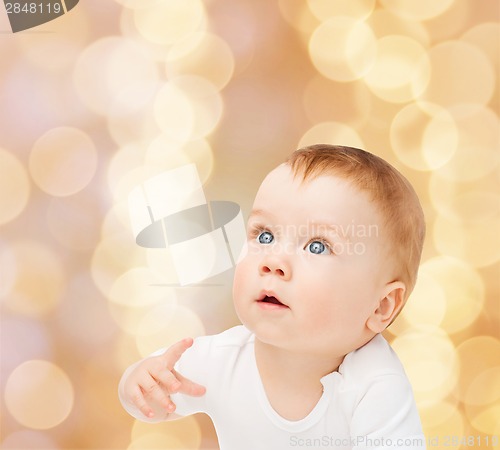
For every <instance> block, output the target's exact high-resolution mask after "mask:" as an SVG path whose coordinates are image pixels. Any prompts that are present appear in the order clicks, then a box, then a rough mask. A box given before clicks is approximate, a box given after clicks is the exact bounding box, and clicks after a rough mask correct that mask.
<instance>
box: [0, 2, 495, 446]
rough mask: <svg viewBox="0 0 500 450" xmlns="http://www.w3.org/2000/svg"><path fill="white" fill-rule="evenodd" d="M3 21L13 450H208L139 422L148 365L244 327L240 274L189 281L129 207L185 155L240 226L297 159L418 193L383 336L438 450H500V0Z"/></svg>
mask: <svg viewBox="0 0 500 450" xmlns="http://www.w3.org/2000/svg"><path fill="white" fill-rule="evenodd" d="M3 8H4V5H3V3H2V5H1V6H0V31H1V32H0V227H1V228H0V301H1V339H2V340H1V444H0V446H1V448H2V449H148V448H162V449H178V450H180V449H216V448H218V447H217V440H216V437H215V434H214V431H213V427H212V425H211V422H210V420H209V419H208V418H207V417H206V416H203V415H199V416H195V417H188V418H185V419H182V420H180V421H176V422H173V423H166V424H159V425H146V424H142V423H138V422H136V421H134V420H133V419H132V418H131V417H129V416H128V415H127V414H126V413H125V412H124V411H123V410H122V408H121V407H120V404H119V402H118V399H117V394H116V391H117V383H118V380H119V378H120V376H121V373H122V372H123V370H124V369H125V368H126V367H127V366H128V365H129V364H130V363H132V362H134V361H135V360H137V359H138V358H140V357H142V356H144V355H146V354H148V353H150V352H151V351H153V350H155V349H157V348H159V347H163V346H167V345H169V344H170V343H173V342H174V341H176V340H177V339H179V338H180V337H184V336H186V335H192V336H197V335H202V334H210V333H217V332H220V331H222V330H224V329H226V328H228V327H230V326H233V325H235V324H237V323H238V319H237V317H236V316H235V314H234V311H233V308H232V303H231V278H232V273H231V271H227V272H226V273H224V274H222V275H220V276H218V277H215V278H213V279H210V280H207V281H206V283H204V284H202V285H196V286H190V287H183V288H181V287H178V286H176V283H177V279H176V273H175V270H174V269H173V266H172V263H171V259H169V254H168V251H167V250H158V249H144V248H141V247H139V246H137V245H136V244H135V241H134V236H133V234H132V231H131V227H130V220H129V214H128V210H127V196H128V194H129V192H130V191H131V190H132V189H133V188H134V187H136V186H138V185H139V184H141V183H142V182H143V181H145V180H147V179H149V178H150V177H152V176H154V175H156V174H158V173H161V172H164V171H166V170H169V169H172V168H175V167H179V166H181V165H183V164H186V163H189V162H194V163H195V164H196V166H197V169H198V172H199V174H200V177H201V179H202V181H203V183H204V190H205V194H206V196H207V198H208V199H209V200H230V201H233V202H236V203H238V204H240V205H241V207H242V210H243V212H244V214H245V215H246V214H248V211H249V208H250V206H251V203H252V201H253V196H254V194H255V192H256V189H257V188H258V186H259V184H260V181H261V180H262V178H263V177H264V175H265V174H266V173H267V172H268V171H269V170H270V169H272V168H273V167H274V166H276V165H277V164H278V163H280V162H282V160H283V159H284V158H285V157H286V156H287V155H288V154H289V153H290V152H291V151H293V150H295V149H296V148H297V147H299V146H301V145H303V144H309V143H316V142H328V143H338V144H345V145H353V146H358V147H362V148H365V149H367V150H370V151H372V152H374V153H376V154H378V155H380V156H382V157H384V158H385V159H387V160H388V161H389V162H391V163H392V164H393V165H394V166H396V167H397V168H398V169H399V170H400V171H401V172H403V174H404V175H406V177H407V178H408V179H409V180H410V181H411V182H412V183H413V185H414V186H415V188H416V190H417V192H418V194H419V196H420V199H421V201H422V204H423V207H424V209H425V214H426V219H427V226H428V235H427V240H426V244H425V249H424V254H423V260H422V266H421V269H420V277H419V281H418V285H417V287H416V289H415V292H414V294H413V295H412V297H411V298H410V301H409V303H408V305H407V306H406V309H405V310H404V312H403V313H402V314H401V316H400V317H399V318H398V320H397V321H396V322H395V323H394V324H393V325H392V326H391V327H390V330H388V331H387V332H386V333H385V334H386V336H387V338H388V339H389V340H390V341H391V342H392V344H393V346H394V348H395V350H396V351H397V353H398V354H399V356H400V357H401V359H402V361H403V363H404V365H405V368H406V370H407V373H408V376H409V377H410V379H411V382H412V384H413V388H414V391H415V396H416V399H417V403H418V408H419V411H420V414H421V417H422V422H423V427H424V431H425V433H426V435H427V437H428V438H429V448H443V449H444V448H446V449H449V448H456V449H459V448H463V449H465V448H467V449H470V448H481V449H483V448H485V449H486V448H488V449H489V448H496V449H499V448H500V444H499V441H498V438H496V439H495V438H494V436H495V435H496V436H498V435H499V434H500V425H499V424H500V336H499V329H500V324H499V319H500V318H499V310H500V303H499V298H500V292H499V291H500V285H499V279H500V277H499V264H498V262H499V261H498V260H499V256H500V238H499V230H500V210H499V209H500V208H499V195H498V194H499V178H498V173H499V172H498V165H499V164H498V163H499V156H500V153H499V152H500V146H499V131H500V127H499V78H498V72H499V55H500V51H499V41H500V25H499V19H500V5H499V3H498V1H497V0H440V1H432V0H419V1H413V0H377V1H376V0H348V1H347V0H346V1H338V0H308V1H306V0H240V1H231V0H205V1H201V0H85V1H83V0H82V1H81V2H80V3H79V4H78V6H77V7H75V8H74V9H73V10H72V11H71V12H69V13H68V14H66V15H64V16H62V17H61V18H59V19H57V20H55V21H53V22H50V23H47V24H45V25H42V26H40V27H37V28H35V29H33V30H28V31H26V32H22V33H18V34H12V33H11V32H10V28H9V24H8V21H7V16H6V14H5V10H4V9H3Z"/></svg>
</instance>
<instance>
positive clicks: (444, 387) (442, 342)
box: [391, 327, 459, 404]
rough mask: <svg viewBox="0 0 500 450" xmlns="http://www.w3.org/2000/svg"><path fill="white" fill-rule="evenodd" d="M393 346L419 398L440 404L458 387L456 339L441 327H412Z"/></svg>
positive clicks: (416, 396)
mask: <svg viewBox="0 0 500 450" xmlns="http://www.w3.org/2000/svg"><path fill="white" fill-rule="evenodd" d="M391 345H392V347H393V348H394V350H395V351H396V353H397V354H398V356H399V357H400V359H401V361H402V363H403V366H404V368H405V371H406V373H407V374H408V378H409V379H410V382H411V385H412V387H413V390H414V392H415V398H416V400H417V401H419V402H423V403H425V404H429V403H436V402H438V401H440V400H443V399H444V398H445V397H446V396H447V395H448V394H449V393H450V391H451V390H452V389H453V388H454V386H455V384H456V382H457V379H458V369H459V366H458V360H457V355H456V351H455V347H454V346H453V342H451V340H450V338H449V337H448V335H447V334H446V333H445V332H444V331H442V330H441V329H440V328H437V327H421V328H418V329H412V330H409V331H407V332H406V333H403V334H402V335H400V336H398V337H396V338H395V339H394V341H393V342H392V344H391Z"/></svg>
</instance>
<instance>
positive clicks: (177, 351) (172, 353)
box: [164, 338, 193, 370]
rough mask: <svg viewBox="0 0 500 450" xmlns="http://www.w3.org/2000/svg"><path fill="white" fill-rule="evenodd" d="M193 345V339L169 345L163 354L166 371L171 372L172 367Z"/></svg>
mask: <svg viewBox="0 0 500 450" xmlns="http://www.w3.org/2000/svg"><path fill="white" fill-rule="evenodd" d="M192 345H193V338H185V339H182V340H181V341H179V342H176V343H175V344H173V345H171V346H170V347H169V348H168V349H167V351H166V352H165V355H164V356H165V360H166V363H167V368H168V370H173V368H174V365H175V363H176V362H177V361H179V359H180V358H181V356H182V354H183V353H184V352H185V351H186V350H187V349H188V348H189V347H191V346H192Z"/></svg>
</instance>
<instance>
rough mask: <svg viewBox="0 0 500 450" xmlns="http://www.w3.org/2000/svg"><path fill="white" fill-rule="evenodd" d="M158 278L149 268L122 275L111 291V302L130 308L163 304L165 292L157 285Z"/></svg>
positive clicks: (140, 268) (136, 268)
mask: <svg viewBox="0 0 500 450" xmlns="http://www.w3.org/2000/svg"><path fill="white" fill-rule="evenodd" d="M159 283H161V280H159V279H158V278H156V277H155V276H154V274H153V273H152V272H151V271H150V270H149V268H147V267H134V268H132V269H130V270H127V271H126V272H125V273H123V274H122V275H120V276H119V277H118V278H117V279H116V280H115V281H114V283H113V284H112V286H111V289H110V290H109V294H108V299H109V300H110V301H111V302H114V303H118V304H120V305H124V306H129V307H142V306H147V305H152V304H155V303H159V302H161V301H162V300H163V299H164V298H165V292H164V291H163V290H162V289H161V288H159V287H158V286H157V285H158V284H159Z"/></svg>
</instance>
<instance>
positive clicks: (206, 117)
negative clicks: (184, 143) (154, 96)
mask: <svg viewBox="0 0 500 450" xmlns="http://www.w3.org/2000/svg"><path fill="white" fill-rule="evenodd" d="M171 83H172V84H173V85H174V86H176V87H177V88H178V89H180V91H181V92H182V93H183V94H184V95H185V97H186V98H187V99H188V101H189V103H190V105H191V111H192V113H193V119H194V120H193V126H192V129H191V131H190V135H189V137H190V140H191V139H201V138H204V137H205V136H207V135H209V134H210V133H211V132H212V131H213V130H214V129H215V128H216V127H217V125H218V124H219V121H220V120H221V118H222V112H223V102H222V97H221V95H220V93H219V91H218V90H217V88H216V87H215V86H214V85H213V84H212V83H211V82H210V81H208V80H206V79H205V78H201V77H199V76H195V75H183V76H179V77H177V78H175V79H173V80H172V81H171ZM162 110H163V111H165V109H164V108H162ZM159 114H160V113H159ZM163 114H165V113H163ZM163 114H162V115H159V116H158V117H159V120H161V123H163V124H164V125H166V124H165V121H164V120H165V117H164V115H163ZM163 129H164V127H163Z"/></svg>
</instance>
